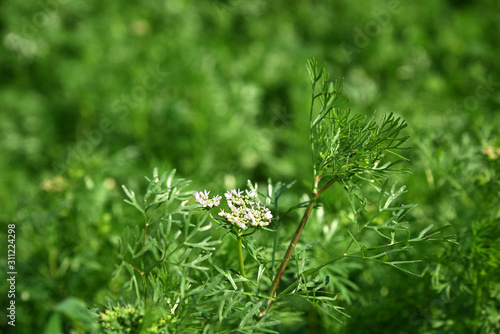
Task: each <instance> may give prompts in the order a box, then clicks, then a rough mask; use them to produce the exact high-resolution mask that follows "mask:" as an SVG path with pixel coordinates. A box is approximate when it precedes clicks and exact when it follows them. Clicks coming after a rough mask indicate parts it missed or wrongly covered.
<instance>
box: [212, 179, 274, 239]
mask: <svg viewBox="0 0 500 334" xmlns="http://www.w3.org/2000/svg"><path fill="white" fill-rule="evenodd" d="M224 196H226V201H227V204H228V205H229V209H230V210H231V212H224V210H221V211H220V212H219V216H222V217H224V218H226V220H227V221H228V222H230V223H231V224H233V225H236V226H238V227H239V228H241V229H242V230H245V229H247V228H248V226H253V227H261V226H267V225H269V223H270V222H271V219H272V218H273V215H272V214H271V211H269V209H268V208H266V207H265V206H263V205H261V204H260V201H259V200H258V199H257V196H256V194H255V193H254V192H252V191H250V192H249V191H246V194H245V195H243V191H240V190H239V189H238V190H237V191H236V190H235V189H233V190H231V191H228V192H226V193H225V194H224Z"/></svg>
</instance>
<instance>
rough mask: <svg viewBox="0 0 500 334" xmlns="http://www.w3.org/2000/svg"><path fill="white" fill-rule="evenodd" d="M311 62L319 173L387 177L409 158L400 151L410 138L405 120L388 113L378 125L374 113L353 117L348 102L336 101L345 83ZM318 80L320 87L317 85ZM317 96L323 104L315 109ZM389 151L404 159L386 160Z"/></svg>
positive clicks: (314, 142)
mask: <svg viewBox="0 0 500 334" xmlns="http://www.w3.org/2000/svg"><path fill="white" fill-rule="evenodd" d="M307 65H308V71H309V76H310V80H311V85H312V103H311V114H310V119H311V124H310V129H311V131H310V140H311V144H312V150H313V162H314V175H315V176H316V175H324V176H329V177H336V178H339V180H341V181H342V182H346V181H347V180H349V179H351V177H352V176H353V175H357V176H359V177H363V176H364V177H365V178H376V179H379V178H383V177H384V171H388V170H389V169H390V168H391V167H392V166H393V165H395V164H396V163H399V162H401V161H402V160H407V159H406V158H404V157H403V156H401V155H400V154H398V153H396V152H397V150H401V149H403V147H402V146H401V145H402V144H404V143H405V142H406V140H407V139H408V136H401V135H400V132H401V130H403V129H404V128H406V127H407V124H406V122H405V121H404V120H402V119H401V118H400V117H398V118H396V117H394V115H393V114H392V113H391V114H387V115H384V117H383V119H382V121H381V124H380V125H378V124H377V123H376V122H375V120H374V116H372V117H366V116H363V115H360V114H357V115H354V116H351V112H350V111H349V110H346V109H344V108H342V105H343V104H344V102H342V103H340V104H336V102H337V100H338V99H339V97H340V96H341V94H342V90H343V83H339V82H337V81H335V83H334V82H331V81H330V75H329V74H327V73H326V70H325V66H326V65H324V66H323V68H322V69H318V63H317V62H316V61H315V60H309V61H308V64H307ZM318 83H319V89H317V88H316V86H317V84H318ZM317 91H319V92H317ZM317 99H319V100H320V102H321V106H320V109H319V111H317V112H315V111H314V110H315V101H316V100H317ZM389 154H391V155H395V156H396V157H398V158H400V160H397V161H395V162H393V161H388V162H382V159H383V158H384V157H385V156H386V155H389ZM379 165H380V166H379Z"/></svg>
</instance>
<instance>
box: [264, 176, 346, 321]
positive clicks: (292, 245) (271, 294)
mask: <svg viewBox="0 0 500 334" xmlns="http://www.w3.org/2000/svg"><path fill="white" fill-rule="evenodd" d="M320 180H321V175H317V176H316V177H315V179H314V187H313V198H312V199H311V201H310V202H309V205H308V206H307V208H306V211H305V212H304V215H303V216H302V219H301V220H300V223H299V226H298V227H297V230H296V231H295V234H294V235H293V237H292V241H291V242H290V245H289V246H288V249H287V251H286V253H285V257H284V259H283V261H282V262H281V265H280V267H279V269H278V272H277V273H276V277H275V278H274V282H273V285H272V286H271V291H270V292H269V297H270V299H269V300H268V302H267V305H266V309H265V310H264V311H262V312H261V314H260V315H259V319H262V317H264V315H265V313H266V312H267V311H269V310H270V309H271V307H272V305H273V302H274V298H275V296H276V290H277V289H278V286H279V284H280V282H281V278H282V277H283V274H284V272H285V270H286V267H287V265H288V262H289V261H290V258H291V257H292V254H293V251H294V249H295V246H296V245H297V242H298V241H299V238H300V236H301V234H302V231H303V230H304V227H305V226H306V223H307V221H308V219H309V216H310V215H311V212H312V210H313V208H314V205H316V202H317V200H318V197H319V195H320V194H322V193H323V192H325V191H326V190H327V189H328V188H329V187H330V186H331V185H332V184H334V183H335V181H337V180H338V178H337V177H334V178H332V179H331V180H330V181H328V183H327V184H325V185H324V186H323V187H322V188H321V189H320V190H319V192H318V191H317V188H318V183H319V181H320Z"/></svg>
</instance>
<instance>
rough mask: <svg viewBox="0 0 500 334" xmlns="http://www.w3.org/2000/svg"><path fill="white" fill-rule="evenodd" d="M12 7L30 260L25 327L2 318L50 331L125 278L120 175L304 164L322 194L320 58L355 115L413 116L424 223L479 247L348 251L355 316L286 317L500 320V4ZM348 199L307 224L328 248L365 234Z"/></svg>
mask: <svg viewBox="0 0 500 334" xmlns="http://www.w3.org/2000/svg"><path fill="white" fill-rule="evenodd" d="M1 7H2V10H1V12H0V17H1V19H0V31H1V38H2V40H1V41H2V45H1V48H0V75H1V81H0V133H1V136H2V140H1V141H0V152H1V154H0V170H1V172H0V208H1V211H0V220H1V224H2V230H1V232H0V233H1V241H0V243H1V245H2V254H3V255H2V257H1V259H0V263H2V268H5V266H4V265H6V259H7V256H6V248H7V247H6V246H4V245H6V240H7V236H6V233H7V226H6V225H7V224H11V223H15V224H16V237H17V239H16V250H17V253H16V256H17V258H16V261H17V262H16V263H17V272H18V276H17V278H18V280H17V286H16V288H17V295H16V302H17V303H16V310H17V323H16V324H17V325H16V328H15V329H16V330H17V331H13V328H11V327H9V326H7V324H6V318H5V317H2V318H0V327H2V328H4V330H2V332H4V333H32V332H33V333H34V332H41V331H40V330H41V329H43V328H46V327H47V326H48V322H49V319H52V321H56V320H54V319H55V318H54V314H57V315H60V319H62V321H63V323H64V331H65V332H67V333H70V332H71V330H74V328H78V323H79V322H82V321H83V322H84V321H86V320H85V319H86V315H81V316H80V317H78V316H76V317H75V312H73V313H72V312H69V311H67V309H65V307H64V306H65V305H68V304H64V302H66V303H68V300H69V301H75V303H73V304H71V303H70V304H71V305H80V304H81V305H84V306H93V305H94V304H97V305H102V304H103V303H105V302H106V298H107V297H109V296H110V295H111V294H113V293H115V294H117V293H119V286H116V283H113V281H112V280H111V273H112V271H113V269H114V265H115V263H116V258H115V255H114V252H115V250H116V244H117V236H119V235H120V233H121V231H122V230H123V225H124V224H127V223H132V222H133V221H134V218H135V216H132V215H133V211H131V210H130V209H129V208H126V207H125V205H124V204H123V201H122V199H123V197H124V194H123V192H122V191H121V187H120V185H122V184H126V185H127V186H129V188H131V189H136V190H139V189H143V188H144V185H145V182H144V179H143V176H144V175H151V171H152V169H153V167H159V168H160V170H166V171H168V170H170V169H172V168H176V169H177V173H178V175H180V176H182V177H185V178H188V179H191V180H193V189H209V190H212V191H213V193H216V192H218V193H222V192H223V191H224V189H228V188H232V187H242V186H244V183H245V181H246V180H247V179H251V180H253V181H257V182H266V180H267V178H268V177H271V178H272V179H273V181H283V182H291V181H293V180H298V181H299V182H298V183H297V185H296V186H294V188H292V190H291V192H292V193H293V194H295V196H296V197H297V198H298V197H300V196H301V195H302V194H303V193H305V192H307V191H308V190H309V187H310V178H311V175H312V170H311V168H312V166H311V159H310V146H309V142H308V116H309V115H308V110H309V106H310V85H309V81H308V80H309V79H308V75H307V71H306V67H305V64H306V59H308V58H312V57H314V58H316V59H317V60H318V61H319V62H320V63H322V62H323V61H326V62H327V69H328V71H329V72H330V73H331V74H332V76H333V77H334V78H344V79H345V89H344V92H345V95H346V96H348V97H349V98H350V102H349V107H350V108H352V110H353V111H354V112H358V113H363V114H371V113H372V112H373V111H374V110H378V112H379V114H383V113H388V112H394V113H395V114H396V115H398V116H402V117H403V118H405V119H406V120H407V121H408V123H409V129H408V134H410V135H411V142H412V146H413V149H412V150H411V151H409V152H408V157H409V158H410V159H411V163H410V167H411V169H412V171H413V174H412V175H409V176H405V177H403V178H402V179H401V182H403V183H404V184H406V185H407V186H408V189H409V192H408V194H407V196H406V199H405V200H406V201H407V202H408V203H417V204H418V207H417V209H415V210H413V211H412V217H410V221H411V222H412V224H413V225H414V227H415V230H416V231H417V230H421V229H423V228H424V227H425V226H428V225H430V224H434V227H435V228H439V227H443V226H446V225H451V227H450V228H448V229H447V230H446V233H448V234H454V235H456V236H457V241H458V242H459V243H460V246H456V245H453V244H444V243H429V244H428V245H426V246H425V247H421V248H420V249H413V250H412V252H411V253H410V254H409V255H408V257H409V258H422V259H424V262H423V263H422V265H421V266H419V267H418V268H417V270H418V271H419V272H422V271H423V272H424V276H423V278H414V277H411V276H409V275H406V274H403V273H400V272H396V271H395V270H394V269H389V268H386V267H380V266H376V265H372V264H369V263H343V264H339V265H338V267H334V268H330V269H329V270H331V272H332V274H331V275H332V277H335V275H336V274H335V273H336V272H338V273H337V280H336V281H335V282H336V283H335V284H336V285H335V288H336V289H338V290H340V291H342V292H343V295H344V297H343V298H342V299H341V300H339V305H342V306H344V307H346V313H348V314H350V315H351V318H344V319H343V321H344V324H342V325H340V324H337V323H332V322H330V321H329V320H328V319H324V318H323V317H321V316H320V315H318V314H316V313H314V312H313V311H312V310H309V309H304V317H303V318H302V319H299V320H295V321H294V322H291V321H290V322H287V319H283V321H284V324H283V326H282V327H281V328H280V331H281V332H283V333H295V332H296V333H299V332H300V333H307V332H312V333H330V332H334V331H335V332H338V333H374V332H382V331H383V332H387V333H472V332H475V333H498V332H499V331H500V325H499V322H500V315H499V311H498V310H499V307H500V284H499V283H498V277H500V246H499V244H500V242H499V240H500V227H499V223H500V221H499V217H500V214H499V209H498V208H499V207H500V205H499V204H500V203H499V199H498V198H499V181H498V172H499V169H500V167H499V161H500V159H499V155H500V139H499V137H498V127H499V125H500V122H499V121H500V117H499V115H498V108H499V104H500V71H499V68H500V57H498V54H499V52H500V39H499V34H498V32H499V31H500V16H499V13H500V11H499V9H500V8H499V7H500V4H499V2H498V1H495V0H485V1H481V2H474V1H470V0H469V1H468V0H448V1H444V0H439V1H426V2H417V1H406V0H395V1H376V0H373V1H368V0H361V1H346V0H342V1H323V2H320V1H281V0H279V1H263V0H256V1H242V0H235V1H189V0H187V1H186V0H178V1H168V0H167V1H159V0H152V1H146V2H142V3H132V2H130V3H125V2H122V3H118V2H117V3H112V2H110V3H106V2H98V1H80V0H47V1H45V0H42V1H31V0H30V1H13V0H8V1H3V2H2V5H1ZM338 193H339V194H341V193H342V192H341V189H338ZM336 198H337V197H335V196H333V195H332V196H331V197H330V198H327V199H326V200H325V203H324V208H325V217H324V218H323V220H324V226H320V225H319V224H311V225H312V226H313V227H310V229H309V231H306V233H305V234H304V236H303V238H304V239H305V240H309V241H315V240H318V239H319V241H320V243H321V245H322V246H321V247H322V248H324V249H325V250H324V251H326V252H328V249H329V247H330V242H331V243H333V242H334V240H335V238H346V235H345V233H342V228H341V227H337V230H335V227H334V225H335V224H332V225H328V224H330V222H334V223H335V222H337V223H338V220H339V219H340V220H341V223H342V216H343V212H345V206H344V205H345V201H342V200H336ZM343 206H344V207H343ZM343 210H344V211H343ZM326 222H328V223H326ZM290 224H292V225H293V224H294V222H290ZM314 226H316V227H314ZM335 226H337V225H335ZM293 229H294V228H293V227H291V230H293ZM332 234H333V235H334V237H333V238H332ZM318 236H320V237H318ZM331 247H332V248H333V247H334V246H333V245H332V246H331ZM342 266H343V267H342ZM2 271H4V269H2ZM341 275H344V276H342V277H340V276H341ZM3 287H6V283H5V280H2V296H1V297H0V300H1V301H2V308H3V309H4V306H5V305H7V299H6V294H5V293H4V292H3V291H6V289H4V288H3ZM68 298H75V299H68ZM61 303H63V304H61ZM65 310H66V311H65ZM2 314H3V312H2ZM51 317H52V318H51Z"/></svg>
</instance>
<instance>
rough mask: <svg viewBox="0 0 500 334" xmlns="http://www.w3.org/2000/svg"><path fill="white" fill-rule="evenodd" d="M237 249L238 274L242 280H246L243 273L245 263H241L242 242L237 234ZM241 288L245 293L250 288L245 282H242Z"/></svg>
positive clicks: (245, 275)
mask: <svg viewBox="0 0 500 334" xmlns="http://www.w3.org/2000/svg"><path fill="white" fill-rule="evenodd" d="M236 237H237V240H238V243H237V248H238V263H239V265H240V274H241V276H243V278H244V279H246V278H247V274H246V273H245V263H244V262H243V242H242V237H241V234H238V235H237V236H236ZM243 288H244V289H245V292H250V288H249V287H248V283H247V282H243Z"/></svg>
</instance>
